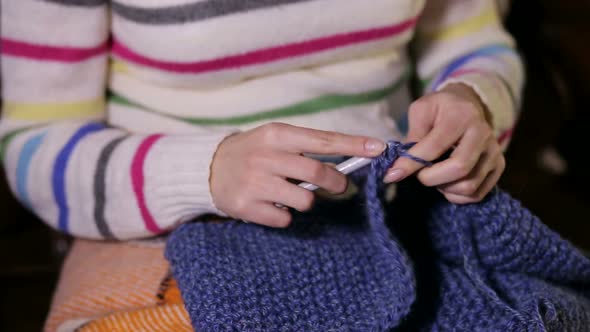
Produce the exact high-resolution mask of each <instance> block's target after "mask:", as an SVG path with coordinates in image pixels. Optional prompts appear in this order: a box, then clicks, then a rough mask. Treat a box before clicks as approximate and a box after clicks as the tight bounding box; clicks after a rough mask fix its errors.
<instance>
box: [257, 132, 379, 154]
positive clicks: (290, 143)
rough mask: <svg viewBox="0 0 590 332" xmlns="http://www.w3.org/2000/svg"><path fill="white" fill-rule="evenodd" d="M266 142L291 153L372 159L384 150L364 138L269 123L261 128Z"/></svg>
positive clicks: (368, 138) (376, 140) (367, 138)
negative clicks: (265, 136)
mask: <svg viewBox="0 0 590 332" xmlns="http://www.w3.org/2000/svg"><path fill="white" fill-rule="evenodd" d="M264 132H265V135H267V138H266V141H270V142H271V144H275V146H276V147H277V148H279V149H282V150H286V151H289V152H293V153H315V154H322V155H339V156H356V157H375V156H377V155H379V154H381V152H383V150H385V147H386V145H385V143H384V142H382V141H381V140H378V139H376V138H371V137H365V136H352V135H346V134H341V133H336V132H331V131H323V130H315V129H310V128H302V127H296V126H290V125H286V124H271V125H268V127H267V126H265V129H264Z"/></svg>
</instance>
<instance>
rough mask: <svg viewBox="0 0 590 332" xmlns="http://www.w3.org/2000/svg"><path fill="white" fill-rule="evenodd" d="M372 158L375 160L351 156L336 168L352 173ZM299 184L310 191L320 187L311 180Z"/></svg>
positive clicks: (368, 162) (344, 172) (343, 172)
mask: <svg viewBox="0 0 590 332" xmlns="http://www.w3.org/2000/svg"><path fill="white" fill-rule="evenodd" d="M371 160H373V159H371V158H362V157H352V158H349V159H347V160H345V161H343V162H341V163H340V164H338V165H336V170H337V171H339V172H340V173H342V174H344V175H347V174H350V173H352V172H354V171H356V170H359V169H361V168H363V167H365V166H367V165H368V164H370V163H371ZM299 186H300V187H301V188H303V189H307V190H309V191H315V190H317V189H318V188H319V187H318V186H316V185H315V184H312V183H309V182H302V183H300V184H299Z"/></svg>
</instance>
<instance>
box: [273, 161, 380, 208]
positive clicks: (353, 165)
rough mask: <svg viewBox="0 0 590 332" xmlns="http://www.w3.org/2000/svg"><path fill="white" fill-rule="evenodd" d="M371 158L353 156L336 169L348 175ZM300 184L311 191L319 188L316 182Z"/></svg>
mask: <svg viewBox="0 0 590 332" xmlns="http://www.w3.org/2000/svg"><path fill="white" fill-rule="evenodd" d="M371 160H372V159H371V158H362V157H352V158H350V159H347V160H345V161H343V162H341V163H340V164H338V165H336V170H337V171H339V172H340V173H342V174H344V175H347V174H350V173H352V172H354V171H356V170H359V169H361V168H363V167H365V166H367V165H368V164H370V163H371ZM299 186H300V187H301V188H303V189H307V190H309V191H316V190H317V189H318V188H319V187H318V186H316V185H315V184H313V183H309V182H301V183H300V184H299ZM275 206H276V207H278V208H283V207H285V206H284V205H283V204H280V203H275Z"/></svg>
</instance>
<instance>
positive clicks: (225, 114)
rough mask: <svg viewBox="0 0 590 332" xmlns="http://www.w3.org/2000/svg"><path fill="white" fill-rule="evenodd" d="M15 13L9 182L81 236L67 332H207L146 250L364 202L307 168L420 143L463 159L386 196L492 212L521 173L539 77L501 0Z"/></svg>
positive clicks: (158, 258) (129, 0) (158, 256)
mask: <svg viewBox="0 0 590 332" xmlns="http://www.w3.org/2000/svg"><path fill="white" fill-rule="evenodd" d="M2 8H3V10H2V75H3V77H2V80H3V91H2V94H3V98H4V106H3V115H2V120H1V122H0V135H1V137H2V143H3V144H2V147H3V149H2V152H3V153H2V158H3V162H4V166H5V169H6V173H7V177H8V179H9V182H10V184H11V187H12V189H13V191H14V193H15V195H16V196H17V197H18V198H19V199H20V200H21V201H22V202H23V204H24V205H26V206H27V207H29V208H30V209H31V210H33V211H34V212H35V213H36V214H37V215H38V216H39V217H40V218H41V219H42V220H44V221H45V222H46V223H47V224H49V225H50V226H52V227H54V228H56V229H58V230H60V231H62V232H65V233H67V234H71V235H73V236H76V237H78V238H81V239H80V240H77V241H76V243H75V245H74V246H73V248H72V250H71V252H70V255H69V257H68V259H67V261H66V264H65V266H64V270H63V272H62V277H61V281H60V284H59V286H58V290H57V293H56V295H55V298H54V302H53V306H52V310H51V313H50V316H49V319H48V322H47V325H46V330H48V331H53V330H56V329H57V328H58V327H60V326H61V329H62V330H71V329H75V328H78V327H80V326H81V325H83V324H85V325H83V327H81V328H80V330H82V331H84V330H85V329H86V330H92V329H94V328H98V327H105V326H108V324H119V325H118V326H123V325H124V324H127V327H129V326H133V327H134V328H136V329H139V326H144V325H150V324H153V323H154V319H155V321H157V322H159V323H158V324H172V325H170V326H168V325H167V326H164V325H162V326H161V327H160V328H157V330H160V331H161V330H166V329H168V330H174V331H176V330H179V329H181V328H186V329H189V330H190V323H189V322H188V319H187V317H186V313H185V312H184V310H183V308H182V302H181V300H180V299H179V297H178V294H176V293H175V292H174V287H172V288H170V287H169V286H170V280H169V279H166V278H165V279H164V280H165V282H163V283H161V280H162V279H163V278H164V277H165V275H166V271H167V265H166V262H165V261H164V260H163V258H162V250H163V249H162V245H161V241H156V240H153V239H152V240H150V241H131V240H137V239H147V238H153V237H154V236H157V235H162V234H166V233H167V232H168V231H170V230H171V229H173V228H175V227H176V226H178V225H179V224H181V223H183V222H187V221H189V220H194V219H195V218H200V217H202V216H203V215H205V214H213V215H218V216H231V217H233V218H238V219H243V220H248V221H250V222H254V223H258V224H263V225H267V226H271V227H285V226H287V225H288V224H289V223H290V220H291V216H290V214H289V212H288V210H286V209H282V208H278V207H277V206H276V205H275V204H274V203H280V204H282V205H284V206H288V207H292V208H294V209H297V210H301V211H303V210H307V209H309V208H310V207H311V206H312V204H313V200H314V196H313V194H311V193H310V192H308V191H306V190H304V189H301V188H299V187H298V186H296V185H294V184H293V183H292V182H290V181H288V179H294V180H298V181H307V182H311V183H314V184H317V185H318V186H320V187H322V188H323V189H326V190H327V191H329V192H331V193H335V194H337V193H341V192H343V191H344V190H345V189H346V186H347V185H346V178H345V177H344V175H342V174H340V173H338V172H337V171H335V170H334V169H333V168H332V167H331V166H329V165H328V164H323V163H321V162H320V161H318V160H316V159H311V158H309V157H306V156H305V155H309V154H314V155H315V154H320V155H337V156H365V157H374V156H377V155H379V154H380V153H381V152H382V150H383V149H384V147H385V145H384V143H383V142H384V141H385V140H388V139H398V140H399V139H405V140H408V141H417V142H418V144H417V145H415V146H414V148H413V149H412V150H411V151H410V153H412V154H413V155H416V156H419V157H421V158H423V159H426V160H434V159H437V158H438V157H440V156H441V155H442V154H444V153H445V152H446V151H448V150H449V149H451V148H454V150H453V152H452V154H451V156H450V157H449V158H448V159H447V160H445V161H443V162H440V163H438V164H436V165H435V166H434V167H431V168H428V169H421V167H420V165H419V164H417V163H414V162H412V161H410V160H399V161H398V162H396V164H394V165H392V168H391V170H390V172H389V173H388V175H387V176H386V177H385V179H384V181H386V182H389V183H392V182H398V181H401V180H402V179H404V178H406V177H408V176H411V175H413V174H416V176H417V177H418V179H419V180H420V181H421V182H422V183H423V184H424V185H427V186H436V187H437V188H438V189H439V190H440V191H441V192H442V193H443V194H444V195H445V197H446V198H447V199H448V200H449V201H451V202H455V203H459V204H462V203H470V202H475V201H479V200H481V199H482V198H483V197H484V196H485V195H486V194H487V193H488V192H489V191H490V190H491V189H492V188H493V186H494V185H495V184H496V183H497V181H498V179H499V177H500V175H501V174H502V172H503V170H504V158H503V156H502V146H505V144H506V143H507V141H508V138H509V137H510V133H511V128H512V127H513V125H514V122H515V118H516V109H517V105H518V103H519V97H520V88H521V85H522V81H523V74H522V66H521V62H520V60H519V57H518V55H517V54H516V53H515V51H514V44H513V41H512V39H511V38H510V36H509V35H508V34H507V33H506V32H505V31H504V30H503V28H502V26H501V23H500V19H499V17H498V10H497V8H496V4H495V1H493V0H477V1H471V0H455V1H414V0H374V1H371V2H370V4H367V2H366V1H360V0H344V1H343V0H274V1H265V0H247V1H232V0H208V1H196V0H195V1H187V0H149V1H146V0H143V1H140V0H118V1H106V0H20V1H12V0H2ZM413 69H415V70H413ZM414 74H415V75H414ZM411 77H415V78H416V79H417V80H416V81H417V84H416V88H415V89H414V90H415V92H416V93H415V97H417V98H415V99H416V100H415V101H414V102H412V94H411V93H410V82H411V79H410V78H411ZM201 219H202V218H201ZM82 238H85V239H95V240H97V239H105V240H118V242H115V241H109V242H104V241H103V242H98V241H89V240H82ZM123 241H124V242H123ZM107 276H108V277H107ZM97 279H98V280H97ZM159 288H162V289H163V291H162V292H158V289H159ZM157 295H158V296H159V297H158V296H157ZM158 304H159V305H158ZM162 315H166V317H167V318H166V319H162V317H164V316H162ZM146 317H147V318H146ZM151 317H155V318H154V319H150V318H151ZM158 317H159V318H158ZM121 324H123V325H121ZM133 324H135V325H133ZM142 324H143V325H142ZM174 324H176V325H174Z"/></svg>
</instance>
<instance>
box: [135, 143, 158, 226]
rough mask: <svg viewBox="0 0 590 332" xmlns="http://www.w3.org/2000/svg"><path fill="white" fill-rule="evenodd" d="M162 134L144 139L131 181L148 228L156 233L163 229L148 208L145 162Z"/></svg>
mask: <svg viewBox="0 0 590 332" xmlns="http://www.w3.org/2000/svg"><path fill="white" fill-rule="evenodd" d="M162 136H163V135H160V134H158V135H151V136H148V137H147V138H146V139H144V140H143V142H141V144H140V145H139V147H138V148H137V151H136V152H135V156H134V157H133V161H132V163H131V183H132V185H133V191H134V192H135V198H136V199H137V205H138V207H139V212H140V213H141V216H142V218H143V222H144V223H145V227H146V228H147V230H148V231H150V232H152V233H154V234H159V233H162V232H163V230H162V229H161V228H160V227H159V226H158V224H157V223H156V220H155V219H154V217H153V216H152V214H151V213H150V211H149V210H148V207H147V204H146V202H145V194H144V192H143V187H144V184H145V179H144V174H143V164H144V162H145V158H146V156H147V154H148V152H149V151H150V148H151V147H152V145H154V143H156V142H157V141H158V140H159V139H160V138H162Z"/></svg>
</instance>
